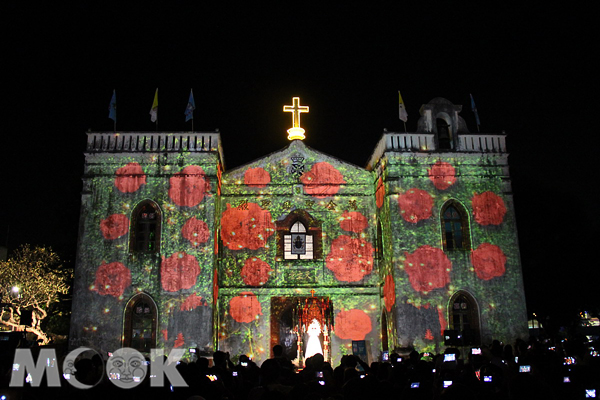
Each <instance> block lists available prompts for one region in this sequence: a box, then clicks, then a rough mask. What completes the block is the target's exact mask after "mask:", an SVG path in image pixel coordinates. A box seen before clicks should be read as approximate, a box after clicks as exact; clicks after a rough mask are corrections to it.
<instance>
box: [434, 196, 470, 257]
mask: <svg viewBox="0 0 600 400" xmlns="http://www.w3.org/2000/svg"><path fill="white" fill-rule="evenodd" d="M441 214H442V241H443V244H444V251H452V250H471V235H470V232H469V219H468V217H467V212H466V211H465V209H464V207H463V206H462V205H461V204H460V203H458V202H457V201H453V200H450V201H449V202H447V203H446V204H444V206H442V212H441Z"/></svg>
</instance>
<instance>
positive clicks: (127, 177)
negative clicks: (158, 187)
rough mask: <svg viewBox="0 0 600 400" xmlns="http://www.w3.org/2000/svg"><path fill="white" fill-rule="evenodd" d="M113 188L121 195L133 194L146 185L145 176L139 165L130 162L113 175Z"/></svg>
mask: <svg viewBox="0 0 600 400" xmlns="http://www.w3.org/2000/svg"><path fill="white" fill-rule="evenodd" d="M115 175H116V176H117V177H116V178H115V186H116V187H117V189H119V191H121V192H123V193H133V192H135V191H137V190H138V189H139V188H140V186H142V185H144V184H145V183H146V175H144V170H143V169H142V167H141V166H140V164H138V163H136V162H132V163H129V164H127V165H126V166H124V167H122V168H119V169H118V170H117V172H116V173H115Z"/></svg>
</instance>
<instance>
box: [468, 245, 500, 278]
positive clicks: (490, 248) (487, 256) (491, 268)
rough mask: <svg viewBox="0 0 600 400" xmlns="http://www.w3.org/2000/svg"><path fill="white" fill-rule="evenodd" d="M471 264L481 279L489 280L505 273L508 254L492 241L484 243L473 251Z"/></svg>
mask: <svg viewBox="0 0 600 400" xmlns="http://www.w3.org/2000/svg"><path fill="white" fill-rule="evenodd" d="M471 264H473V267H475V273H476V274H477V277H478V278H479V279H483V280H484V281H489V280H490V279H492V278H496V277H498V276H502V275H504V272H505V271H506V267H505V265H506V256H505V255H504V253H503V252H502V249H501V248H500V247H498V246H496V245H493V244H490V243H482V244H480V245H479V247H477V249H475V250H473V252H472V253H471Z"/></svg>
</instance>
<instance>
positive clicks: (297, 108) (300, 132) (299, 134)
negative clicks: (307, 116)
mask: <svg viewBox="0 0 600 400" xmlns="http://www.w3.org/2000/svg"><path fill="white" fill-rule="evenodd" d="M283 111H284V112H291V113H292V127H291V128H290V129H288V130H287V132H288V140H295V139H300V140H302V139H304V132H305V131H304V129H302V128H301V127H300V114H301V113H307V112H308V106H301V105H300V97H292V105H291V106H283Z"/></svg>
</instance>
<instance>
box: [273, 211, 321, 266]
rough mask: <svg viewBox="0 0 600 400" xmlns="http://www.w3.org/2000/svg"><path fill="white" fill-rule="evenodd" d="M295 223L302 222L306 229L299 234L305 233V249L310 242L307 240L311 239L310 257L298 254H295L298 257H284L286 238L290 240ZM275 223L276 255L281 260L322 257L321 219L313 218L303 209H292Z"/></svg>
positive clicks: (316, 258)
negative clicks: (276, 236) (276, 237)
mask: <svg viewBox="0 0 600 400" xmlns="http://www.w3.org/2000/svg"><path fill="white" fill-rule="evenodd" d="M297 223H300V224H302V226H303V227H304V229H305V231H306V232H305V233H301V234H303V235H306V247H307V250H308V247H309V246H308V245H309V244H310V243H309V241H310V240H311V239H312V256H311V257H301V255H299V254H296V255H297V256H298V257H286V240H287V239H286V238H288V239H290V240H291V237H292V236H293V233H294V232H292V229H293V227H294V226H296V224H297ZM275 225H276V229H277V234H278V246H277V256H278V258H279V259H280V260H281V261H315V260H319V259H322V257H323V249H322V231H321V221H319V220H317V219H315V218H313V217H312V216H311V215H310V214H309V213H308V212H306V211H305V210H294V211H292V212H290V213H289V214H288V215H287V216H286V217H285V218H284V219H283V220H280V221H277V222H276V224H275ZM290 244H291V242H290Z"/></svg>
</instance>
